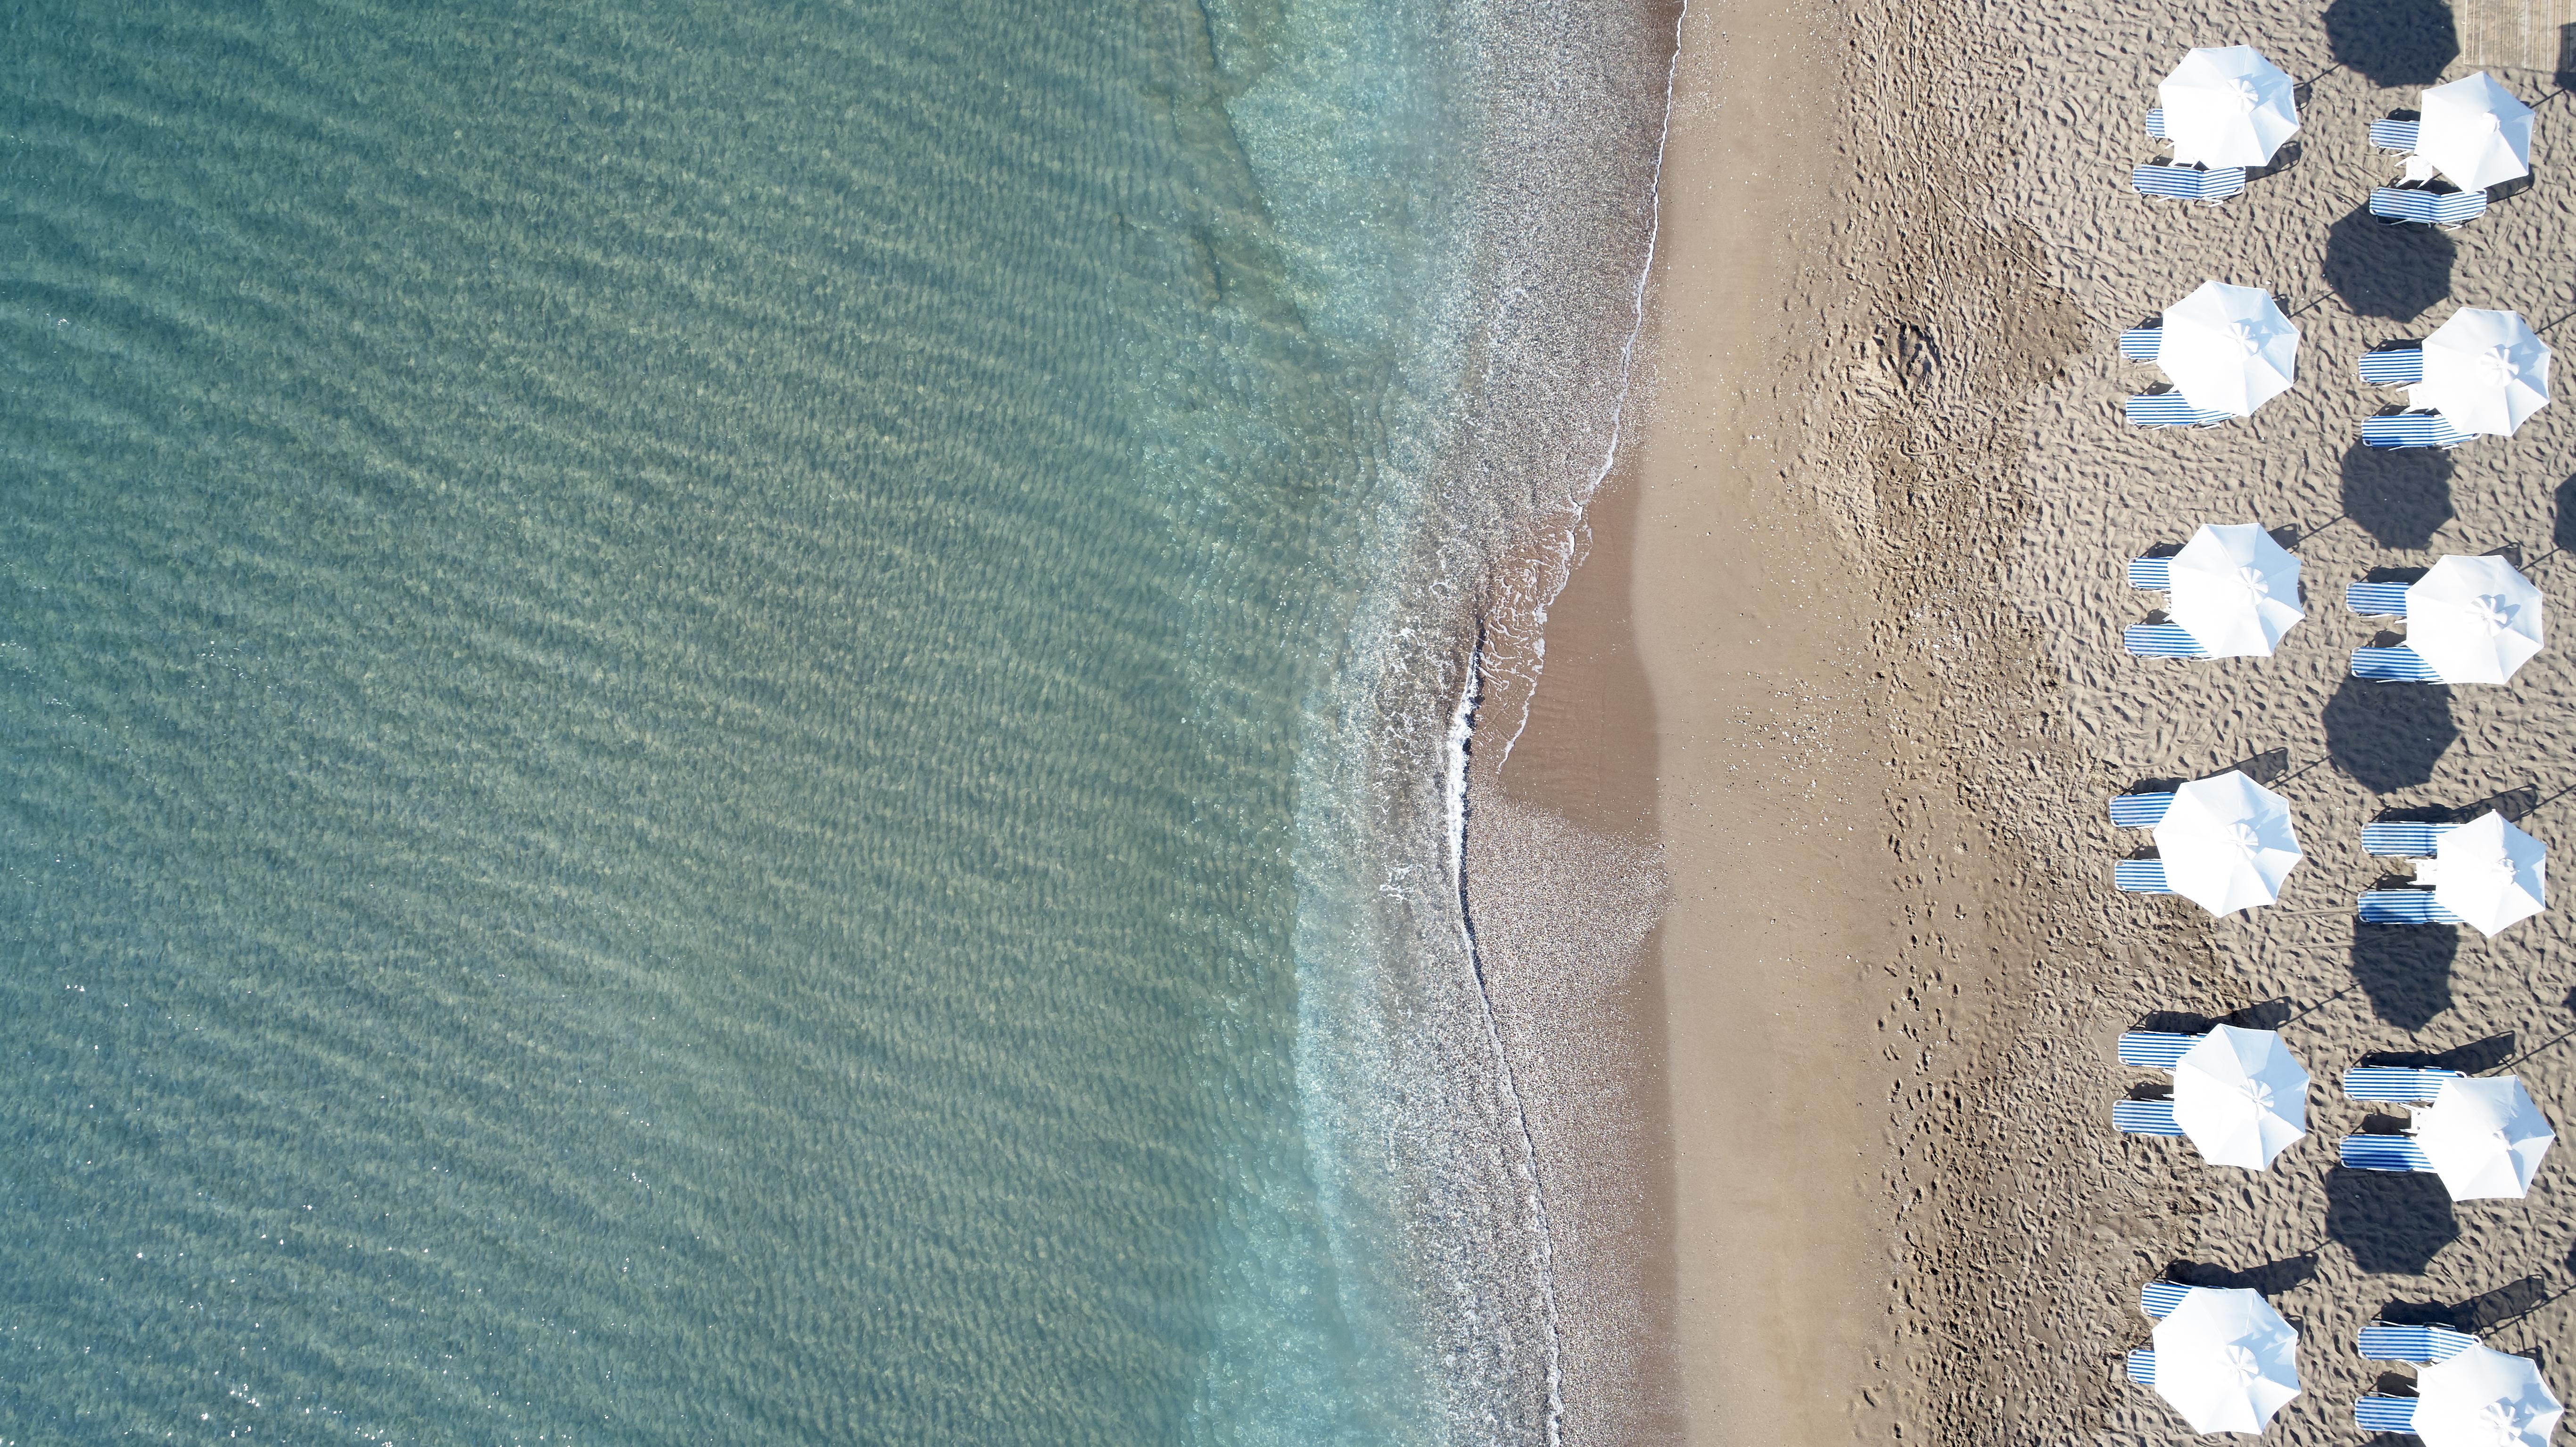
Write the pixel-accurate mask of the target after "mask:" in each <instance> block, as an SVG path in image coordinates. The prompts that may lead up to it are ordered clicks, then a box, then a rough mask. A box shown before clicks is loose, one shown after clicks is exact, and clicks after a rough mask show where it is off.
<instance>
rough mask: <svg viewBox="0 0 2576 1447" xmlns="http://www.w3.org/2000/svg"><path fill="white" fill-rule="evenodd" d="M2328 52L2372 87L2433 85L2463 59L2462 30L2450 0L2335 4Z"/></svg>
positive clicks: (2328, 20) (2329, 10)
mask: <svg viewBox="0 0 2576 1447" xmlns="http://www.w3.org/2000/svg"><path fill="white" fill-rule="evenodd" d="M2325 24H2326V49H2327V52H2328V53H2329V54H2331V55H2333V56H2334V58H2335V60H2336V62H2337V63H2338V64H2342V65H2348V66H2351V67H2352V68H2353V69H2354V70H2357V71H2359V72H2361V75H2362V78H2363V79H2365V80H2367V81H2369V82H2370V83H2371V84H2372V85H2377V86H2392V85H2431V84H2433V83H2434V82H2436V81H2438V80H2440V79H2441V78H2442V71H2443V70H2444V68H2446V67H2447V66H2449V65H2450V63H2451V62H2452V61H2454V60H2457V59H2459V58H2460V30H2459V26H2458V25H2457V24H2455V23H2454V22H2453V21H2452V19H2451V7H2450V6H2449V5H2448V4H2447V3H2445V0H2334V3H2333V4H2331V5H2329V6H2327V7H2326V13H2325Z"/></svg>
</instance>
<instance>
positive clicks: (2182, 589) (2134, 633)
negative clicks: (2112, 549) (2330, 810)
mask: <svg viewBox="0 0 2576 1447" xmlns="http://www.w3.org/2000/svg"><path fill="white" fill-rule="evenodd" d="M2128 582H2129V586H2130V587H2132V588H2136V589H2140V590H2142V591H2149V592H2162V593H2166V594H2169V595H2170V597H2171V607H2170V608H2169V609H2168V610H2167V612H2166V617H2165V621H2163V622H2153V623H2140V624H2133V625H2131V626H2130V627H2129V628H2127V629H2126V630H2125V631H2124V632H2123V634H2122V645H2123V646H2124V647H2125V648H2127V650H2128V651H2129V652H2130V653H2131V654H2132V655H2134V656H2136V657H2140V658H2194V659H2206V658H2245V657H2268V656H2270V655H2271V653H2272V652H2273V651H2274V650H2275V649H2277V648H2278V647H2279V646H2280V643H2281V639H2282V638H2283V636H2284V635H2286V634H2287V633H2288V632H2289V631H2290V628H2291V627H2292V625H2294V624H2296V623H2298V622H2299V621H2300V620H2301V619H2303V618H2305V617H2306V616H2307V610H2306V608H2305V607H2304V606H2303V599H2302V598H2301V596H2300V591H2299V560H2298V559H2297V558H2296V557H2295V556H2293V555H2292V554H2291V553H2290V551H2289V550H2288V549H2286V548H2284V547H2282V546H2281V545H2280V543H2279V542H2277V541H2275V540H2274V539H2273V537H2272V536H2271V534H2269V533H2267V532H2265V531H2264V530H2263V529H2262V527H2260V526H2259V525H2257V524H2253V523H2230V524H2220V525H2212V526H2204V527H2202V528H2201V529H2200V530H2199V531H2197V532H2196V533H2194V534H2193V535H2192V539H2191V541H2190V542H2188V543H2185V544H2183V545H2182V546H2181V547H2180V548H2178V549H2176V550H2174V551H2173V552H2171V553H2169V554H2158V553H2150V554H2149V555H2147V556H2146V557H2142V558H2134V559H2131V560H2130V562H2129V565H2128ZM2343 601H2344V607H2345V608H2346V610H2348V611H2349V612H2351V613H2353V614H2354V615H2356V616H2358V617H2363V618H2373V619H2385V620H2388V621H2390V622H2394V623H2403V624H2404V625H2406V630H2407V637H2406V641H2405V642H2404V643H2403V644H2400V645H2398V646H2396V647H2365V648H2359V649H2355V650H2354V651H2353V655H2352V673H2353V676H2354V677H2356V678H2366V679H2370V680H2373V681H2375V682H2380V683H2434V684H2443V685H2453V684H2470V683H2482V684H2500V683H2505V682H2507V681H2509V680H2510V679H2511V678H2512V677H2513V675H2514V673H2515V672H2516V671H2517V670H2519V669H2520V668H2521V667H2522V666H2523V665H2524V664H2525V663H2528V662H2530V661H2531V660H2532V659H2533V658H2534V657H2536V656H2537V655H2538V654H2539V652H2540V649H2541V645H2542V641H2543V639H2544V637H2545V633H2544V628H2545V613H2546V607H2545V605H2544V603H2543V600H2542V598H2541V593H2540V589H2539V588H2538V587H2537V586H2536V585H2535V584H2533V583H2532V581H2531V579H2529V578H2528V577H2526V576H2524V575H2523V573H2522V571H2521V570H2520V569H2518V568H2516V567H2515V566H2514V565H2513V564H2512V563H2511V562H2510V561H2508V560H2507V559H2505V558H2503V557H2501V556H2498V555H2495V554H2485V555H2481V556H2475V557H2471V556H2465V555H2455V556H2451V557H2445V558H2442V559H2440V560H2438V561H2437V562H2435V563H2434V565H2433V566H2432V567H2431V568H2428V569H2426V570H2424V572H2423V574H2422V576H2420V577H2417V578H2413V579H2363V580H2361V581H2358V582H2354V583H2351V584H2348V585H2346V586H2345V588H2344V590H2343Z"/></svg>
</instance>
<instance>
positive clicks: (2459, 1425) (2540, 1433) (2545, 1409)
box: [2159, 1346, 2566, 1447]
mask: <svg viewBox="0 0 2576 1447" xmlns="http://www.w3.org/2000/svg"><path fill="white" fill-rule="evenodd" d="M2159 1364H2161V1360H2160V1362H2159ZM2565 1412H2566V1409H2565V1408H2564V1407H2561V1406H2560V1405H2559V1404H2558V1397H2557V1394H2556V1393H2553V1392H2551V1391H2550V1390H2549V1383H2547V1382H2545V1381H2543V1380H2541V1376H2540V1368H2539V1367H2538V1366H2537V1365H2535V1364H2534V1363H2533V1362H2532V1360H2531V1359H2530V1358H2529V1357H2513V1356H2507V1355H2505V1354H2504V1353H2503V1352H2500V1351H2497V1350H2496V1349H2495V1348H2493V1347H2488V1346H2473V1347H2471V1348H2469V1349H2468V1350H2467V1351H2464V1352H2462V1353H2460V1354H2459V1355H2458V1356H2455V1357H2453V1358H2451V1359H2450V1360H2449V1361H2446V1362H2435V1363H2434V1364H2433V1365H2431V1366H2429V1367H2423V1368H2420V1369H2418V1370H2417V1372H2416V1373H2415V1435H2416V1436H2418V1437H2421V1438H2423V1439H2424V1447H2549V1434H2550V1433H2552V1432H2555V1431H2557V1430H2558V1419H2559V1418H2560V1417H2561V1416H2562V1415H2564V1414H2565Z"/></svg>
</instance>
